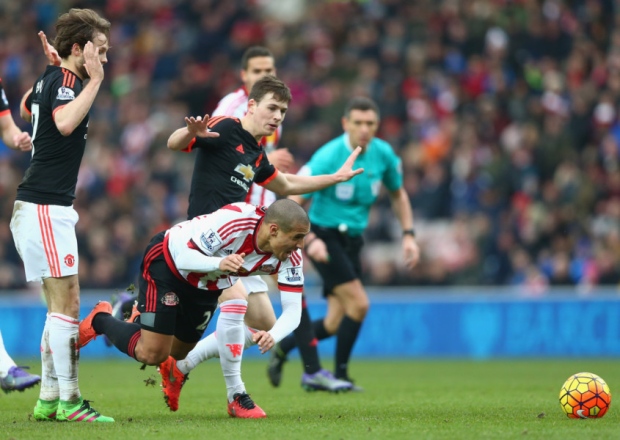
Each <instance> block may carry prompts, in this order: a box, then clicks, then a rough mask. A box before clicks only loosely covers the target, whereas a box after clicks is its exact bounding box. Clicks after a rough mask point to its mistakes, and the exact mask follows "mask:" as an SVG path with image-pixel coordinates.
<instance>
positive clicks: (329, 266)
mask: <svg viewBox="0 0 620 440" xmlns="http://www.w3.org/2000/svg"><path fill="white" fill-rule="evenodd" d="M342 126H343V128H344V134H343V135H341V136H339V137H337V138H335V139H333V140H331V141H330V142H328V143H327V144H325V145H324V146H322V147H321V148H320V149H319V150H317V151H316V153H315V154H314V155H313V156H312V158H311V159H310V161H309V162H308V163H307V164H306V165H305V166H304V167H303V168H302V169H301V170H300V174H302V173H303V174H306V175H317V174H329V173H332V172H334V171H335V170H337V169H338V167H339V165H340V164H341V163H342V162H343V161H344V160H345V159H346V158H347V157H348V155H349V154H350V153H351V151H353V149H354V148H355V147H356V146H360V147H361V148H362V153H361V154H360V155H359V157H358V158H357V160H356V161H355V167H361V168H364V170H365V172H364V173H363V174H361V175H359V176H356V177H355V178H353V179H351V180H350V181H348V182H345V183H340V184H337V185H335V186H332V187H330V188H326V189H324V190H322V191H318V192H315V193H312V194H307V195H305V196H293V197H291V198H293V199H294V200H295V201H297V202H298V203H300V204H304V203H307V202H308V201H309V200H310V199H312V203H311V205H310V208H309V211H308V214H309V216H310V221H311V223H312V232H311V233H310V234H309V235H308V236H307V237H306V244H305V250H306V253H307V255H308V257H309V258H310V259H311V260H312V262H313V264H314V266H315V268H316V269H317V271H318V272H319V274H320V275H321V278H322V279H323V295H324V296H325V297H326V298H327V304H328V307H327V315H326V316H325V317H324V318H322V319H319V320H316V321H314V322H311V321H310V317H309V315H308V312H307V309H306V308H305V307H304V309H303V313H302V319H301V323H300V325H299V327H298V328H297V330H295V334H294V335H289V336H288V337H287V338H285V339H284V340H282V341H281V342H280V344H278V345H277V346H276V347H274V349H273V350H272V356H271V360H270V364H269V367H268V375H269V379H270V381H271V383H272V385H274V386H278V385H279V384H280V380H281V376H282V367H283V364H284V362H285V361H286V356H287V353H288V352H289V351H290V350H292V349H293V348H294V347H295V346H298V347H299V349H300V354H301V357H302V360H303V362H304V364H305V366H306V367H307V366H308V365H312V364H313V363H317V364H318V363H319V360H318V353H317V349H316V345H317V339H318V340H321V339H325V338H327V337H330V336H332V335H334V334H335V335H337V337H338V340H337V343H336V356H335V371H334V374H335V376H336V377H337V378H339V379H342V380H346V381H348V382H350V383H351V387H350V389H352V390H356V391H361V390H362V389H361V388H360V387H359V386H355V385H354V384H353V381H352V380H351V379H350V377H349V374H348V364H349V358H350V356H351V352H352V350H353V346H354V344H355V341H356V339H357V336H358V334H359V331H360V328H361V326H362V322H363V321H364V318H365V316H366V313H367V311H368V307H369V300H368V295H367V294H366V291H365V289H364V286H363V285H362V283H361V281H360V278H361V261H360V253H361V249H362V245H363V238H362V234H363V232H364V230H365V229H366V226H367V225H368V215H369V213H370V208H371V207H372V205H373V203H375V201H376V200H377V197H378V196H379V190H380V188H381V184H383V185H385V187H386V188H387V190H388V191H389V195H390V201H391V204H392V209H393V211H394V213H395V215H396V217H397V218H398V220H399V221H400V224H401V227H402V259H403V262H404V264H405V266H406V267H407V268H409V269H412V268H413V267H414V266H415V265H416V264H417V262H418V260H419V256H420V251H419V248H418V244H417V243H416V240H415V231H414V229H413V213H412V210H411V204H410V203H409V197H408V195H407V193H406V192H405V190H404V189H403V176H402V165H401V160H400V158H399V157H398V156H397V155H396V154H395V153H394V150H393V149H392V147H391V146H390V144H388V143H387V142H385V141H383V140H381V139H378V138H375V133H376V132H377V129H378V128H379V109H378V107H377V105H376V104H375V102H374V101H372V100H371V99H368V98H364V97H356V98H353V99H352V100H351V101H350V102H349V103H348V104H347V106H346V109H345V112H344V117H343V118H342ZM312 233H314V235H313V234H312ZM304 306H305V301H304ZM303 383H304V382H303V377H302V385H303Z"/></svg>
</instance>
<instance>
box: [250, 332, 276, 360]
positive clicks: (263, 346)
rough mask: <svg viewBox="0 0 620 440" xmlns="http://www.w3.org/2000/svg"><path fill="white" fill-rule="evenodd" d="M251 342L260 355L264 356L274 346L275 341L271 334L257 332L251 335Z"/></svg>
mask: <svg viewBox="0 0 620 440" xmlns="http://www.w3.org/2000/svg"><path fill="white" fill-rule="evenodd" d="M252 340H253V341H254V342H256V344H257V345H258V348H259V350H260V352H261V353H263V354H265V353H267V352H268V351H269V350H271V348H272V347H273V346H274V345H275V343H276V341H275V340H274V339H273V336H271V333H269V332H266V331H264V330H259V331H257V332H256V333H254V334H253V335H252Z"/></svg>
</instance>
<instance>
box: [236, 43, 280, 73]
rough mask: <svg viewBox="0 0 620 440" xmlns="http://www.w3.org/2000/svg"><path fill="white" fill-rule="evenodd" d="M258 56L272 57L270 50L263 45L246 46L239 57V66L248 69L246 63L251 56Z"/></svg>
mask: <svg viewBox="0 0 620 440" xmlns="http://www.w3.org/2000/svg"><path fill="white" fill-rule="evenodd" d="M258 57H270V58H274V56H273V54H272V53H271V51H270V50H269V49H267V48H266V47H264V46H252V47H248V48H247V49H246V50H245V52H243V56H242V57H241V68H242V69H243V70H248V64H249V63H250V60H251V59H252V58H258ZM274 59H275V58H274Z"/></svg>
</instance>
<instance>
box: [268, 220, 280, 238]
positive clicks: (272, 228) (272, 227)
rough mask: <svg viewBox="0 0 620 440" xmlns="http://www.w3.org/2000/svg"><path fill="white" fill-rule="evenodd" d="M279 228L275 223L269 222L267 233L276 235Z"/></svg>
mask: <svg viewBox="0 0 620 440" xmlns="http://www.w3.org/2000/svg"><path fill="white" fill-rule="evenodd" d="M279 230H280V227H279V226H278V225H276V224H275V223H271V224H270V225H269V235H271V236H272V237H275V236H277V235H278V231H279Z"/></svg>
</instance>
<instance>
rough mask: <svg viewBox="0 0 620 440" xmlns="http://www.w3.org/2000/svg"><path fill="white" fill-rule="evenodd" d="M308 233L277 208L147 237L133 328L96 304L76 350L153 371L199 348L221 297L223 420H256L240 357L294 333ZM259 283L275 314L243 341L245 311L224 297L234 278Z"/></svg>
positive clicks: (288, 210)
mask: <svg viewBox="0 0 620 440" xmlns="http://www.w3.org/2000/svg"><path fill="white" fill-rule="evenodd" d="M309 230H310V221H309V220H308V216H307V214H306V212H305V210H304V209H303V208H302V207H301V206H299V205H298V204H297V203H295V202H293V201H291V200H288V199H283V200H279V201H277V202H275V203H273V204H272V205H271V206H269V207H268V208H265V207H256V206H254V205H250V204H247V203H244V202H241V203H234V204H230V205H226V206H224V207H223V208H221V209H219V210H217V211H215V212H214V213H211V214H207V215H201V216H197V217H195V218H193V219H192V220H187V221H185V222H182V223H179V224H177V225H175V226H173V227H172V228H170V229H169V230H167V231H164V232H161V233H159V234H157V235H156V236H155V237H153V239H152V240H151V242H150V244H149V245H148V247H147V248H146V251H145V253H144V258H143V260H142V266H141V278H140V283H139V285H140V289H139V294H138V304H139V308H140V323H139V324H138V323H135V322H129V321H121V320H119V319H117V318H115V317H114V316H112V315H111V314H110V308H111V307H110V304H109V303H106V302H100V303H99V304H97V305H96V306H95V308H94V309H93V311H92V312H91V313H90V314H89V315H88V317H86V318H85V319H84V320H83V321H82V323H81V324H80V346H82V347H83V346H84V345H86V344H87V343H88V342H90V341H91V340H92V339H94V338H95V337H96V336H97V335H101V334H105V335H106V336H107V337H108V338H109V340H110V341H111V342H112V343H113V344H114V346H116V347H117V348H118V349H119V350H120V351H122V352H123V353H126V354H127V355H129V356H131V357H133V358H135V359H136V360H138V361H140V362H143V363H145V364H148V365H159V364H161V363H162V362H163V361H164V360H165V359H167V358H168V357H169V356H170V355H171V354H172V355H174V354H175V352H176V353H177V354H178V353H179V351H180V349H182V348H185V349H187V348H190V347H191V346H193V345H195V344H196V342H198V340H200V338H201V336H202V334H203V332H204V329H205V328H206V327H207V325H208V324H209V321H210V319H211V317H212V316H213V313H214V312H215V309H216V307H217V305H218V297H220V295H221V299H222V301H221V303H220V315H219V318H218V321H217V327H216V331H217V333H218V341H217V342H218V345H219V348H220V353H221V357H220V362H221V365H222V370H223V372H224V379H225V381H226V388H227V394H228V413H229V414H230V416H231V417H240V418H263V417H266V414H265V412H264V411H263V410H262V409H261V408H260V407H259V406H258V405H256V404H255V403H254V402H253V401H252V399H251V398H250V396H249V395H248V393H247V392H246V389H245V385H244V383H243V381H242V380H241V359H242V355H243V349H244V345H246V344H248V343H249V344H254V343H255V344H258V346H259V348H260V350H261V352H263V353H265V352H266V351H267V350H269V349H270V348H271V347H273V345H274V343H275V342H277V341H279V340H281V339H282V338H283V337H284V336H286V335H287V334H288V333H290V332H291V331H293V329H294V328H295V327H297V325H298V324H299V317H300V316H301V292H302V290H303V259H302V254H301V251H300V248H301V247H302V246H303V242H304V237H305V236H306V234H307V233H308V231H309ZM261 274H262V275H272V274H277V276H278V288H279V290H280V298H281V300H282V307H283V310H282V315H281V316H280V317H279V318H278V319H277V321H276V323H275V325H274V326H273V328H271V329H270V330H269V332H266V331H257V332H255V333H254V334H253V335H252V338H250V340H249V341H248V340H247V338H246V336H245V328H246V327H245V325H244V323H243V318H244V315H245V313H246V310H247V307H248V302H247V300H246V298H245V296H244V295H243V294H240V293H239V292H238V291H235V290H232V289H228V288H229V287H230V286H231V285H233V284H234V283H235V282H236V281H237V279H238V278H239V277H247V276H252V275H261ZM224 289H227V290H224ZM222 292H224V293H222ZM180 341H182V342H181V345H183V347H180V346H179V342H180ZM173 379H174V378H173Z"/></svg>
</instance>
